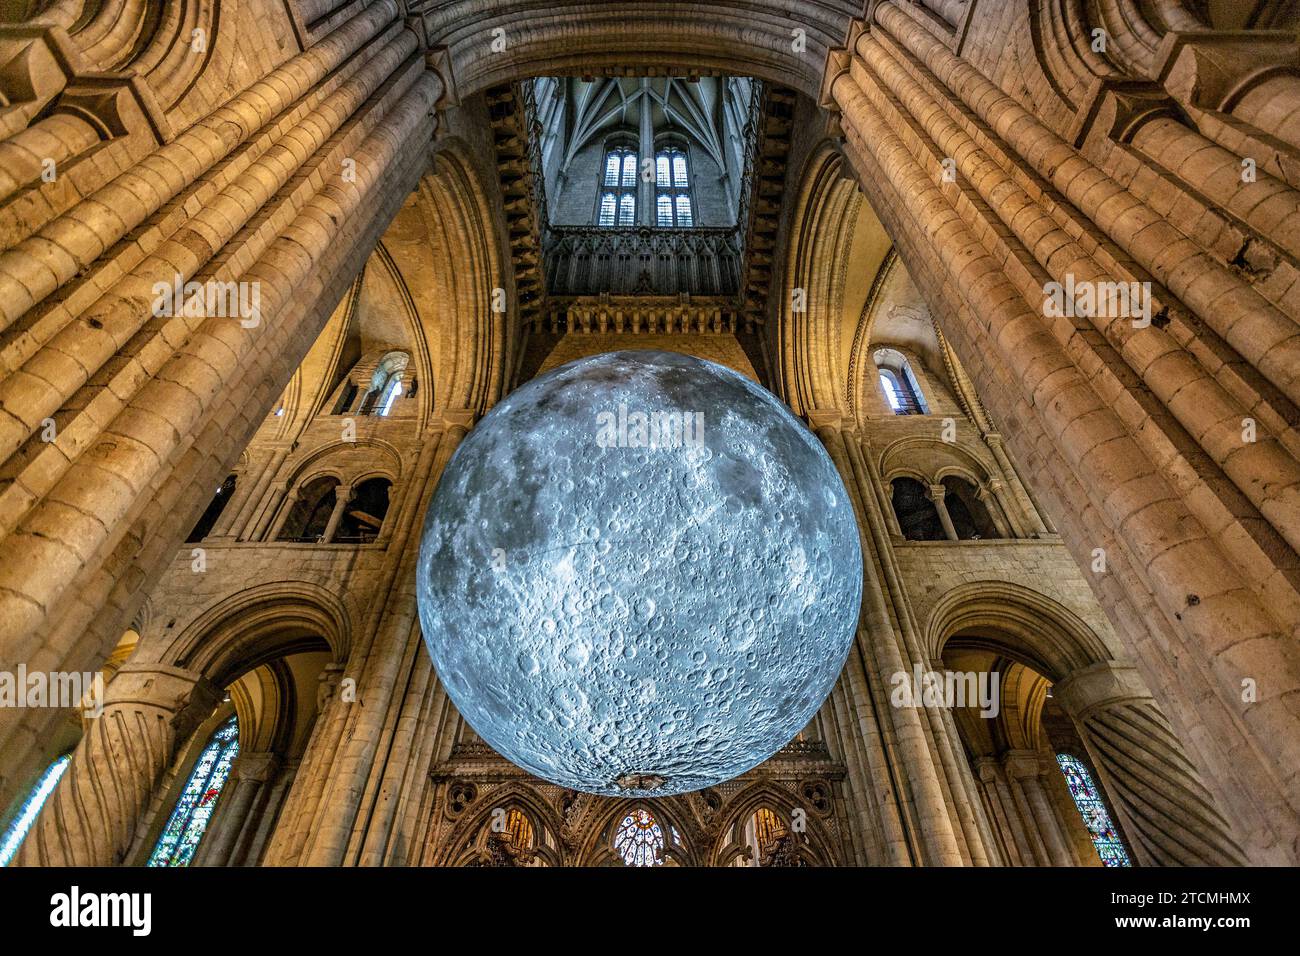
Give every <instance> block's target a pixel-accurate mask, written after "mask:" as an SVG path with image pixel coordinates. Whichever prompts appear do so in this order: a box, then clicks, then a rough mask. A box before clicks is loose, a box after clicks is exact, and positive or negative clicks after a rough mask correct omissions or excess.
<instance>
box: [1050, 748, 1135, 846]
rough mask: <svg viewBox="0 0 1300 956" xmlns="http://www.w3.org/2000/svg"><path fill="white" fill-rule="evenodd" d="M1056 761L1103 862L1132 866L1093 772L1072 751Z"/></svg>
mask: <svg viewBox="0 0 1300 956" xmlns="http://www.w3.org/2000/svg"><path fill="white" fill-rule="evenodd" d="M1056 762H1057V763H1059V764H1060V765H1061V772H1062V773H1063V774H1065V782H1066V784H1067V785H1068V786H1069V788H1070V796H1072V797H1074V805H1075V806H1076V807H1078V808H1079V815H1080V816H1082V817H1083V824H1084V826H1086V827H1087V828H1088V835H1089V836H1091V837H1092V845H1093V846H1095V847H1096V848H1097V855H1098V856H1099V857H1101V862H1102V863H1103V864H1105V865H1106V866H1132V865H1133V864H1132V862H1131V861H1130V860H1129V858H1128V851H1127V850H1125V849H1124V841H1123V840H1121V839H1120V837H1119V831H1118V830H1116V829H1115V824H1114V823H1112V822H1111V819H1110V814H1109V813H1107V812H1106V804H1105V803H1103V802H1102V799H1101V794H1100V793H1098V792H1097V787H1096V785H1095V784H1094V783H1093V782H1092V774H1090V773H1089V772H1088V768H1087V767H1086V766H1084V764H1083V761H1081V760H1079V758H1078V757H1072V756H1071V755H1070V754H1057V755H1056Z"/></svg>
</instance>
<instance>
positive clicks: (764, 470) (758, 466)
mask: <svg viewBox="0 0 1300 956" xmlns="http://www.w3.org/2000/svg"><path fill="white" fill-rule="evenodd" d="M417 573H418V586H419V608H420V623H421V625H422V627H423V630H424V637H425V642H426V644H427V646H428V649H429V653H430V655H431V656H432V658H433V663H434V666H435V667H436V669H437V672H438V676H439V678H440V679H441V680H442V683H443V686H444V687H445V688H446V690H447V693H448V694H449V695H450V696H451V699H452V701H453V702H454V703H455V704H456V706H457V708H459V710H460V712H461V714H463V715H464V717H465V719H466V720H468V721H469V723H470V725H471V726H472V727H473V728H474V729H475V730H476V731H477V732H478V734H479V735H480V736H481V737H482V738H483V739H484V740H485V741H487V743H488V744H490V745H491V746H492V747H493V748H494V749H496V750H497V752H498V753H500V754H501V755H502V756H504V757H506V758H507V759H508V760H510V761H512V762H513V763H515V764H517V765H518V766H520V767H522V768H523V769H525V770H527V771H529V772H530V773H532V774H535V775H537V776H539V777H542V778H544V779H546V780H549V781H551V782H553V783H557V784H560V785H562V786H565V787H572V788H574V789H577V790H584V791H587V792H589V793H600V794H622V795H628V794H654V795H665V794H674V793H684V792H687V791H690V790H697V789H700V788H701V787H706V786H710V785H713V784H717V783H720V782H722V781H725V780H729V779H731V778H732V777H735V776H737V775H739V774H741V773H744V772H745V771H746V770H748V769H750V768H751V767H753V766H755V765H756V764H758V763H760V762H762V761H763V760H765V759H767V758H768V757H770V756H771V755H772V754H774V753H775V752H776V751H777V750H779V749H780V748H781V747H782V746H784V745H785V744H786V743H788V742H789V741H790V740H791V739H792V738H793V737H794V735H795V734H796V733H798V732H799V730H801V729H802V728H803V727H804V726H805V725H806V724H807V723H808V721H809V720H810V719H811V718H812V716H813V714H814V713H815V712H816V711H817V708H818V707H819V706H820V705H821V703H822V701H824V700H825V699H826V696H827V695H828V694H829V693H830V690H831V687H832V686H833V684H834V683H835V680H836V678H837V677H838V675H839V673H840V670H841V668H842V667H843V665H844V660H845V658H846V656H847V655H848V650H849V644H850V642H851V640H852V637H853V632H854V628H855V626H856V622H857V617H858V606H859V602H860V600H861V592H862V553H861V550H860V547H859V543H858V530H857V525H856V523H855V520H854V515H853V510H852V506H851V505H850V503H849V498H848V494H847V493H846V492H845V490H844V485H843V483H842V482H841V481H840V478H839V475H838V473H837V472H836V470H835V467H834V465H833V464H832V463H831V460H830V458H829V456H828V455H827V454H826V451H825V450H824V449H823V448H822V446H821V444H820V443H819V442H818V441H817V439H816V438H815V437H814V436H813V435H812V434H811V433H810V432H809V431H808V429H807V428H806V427H804V425H803V424H802V423H801V422H799V420H798V419H796V418H795V417H794V416H793V415H792V414H791V413H790V412H789V410H788V409H786V408H785V407H784V406H783V405H782V404H781V403H780V402H779V401H777V400H776V398H775V397H774V396H772V395H771V393H769V392H768V391H766V390H765V389H763V388H761V387H759V386H758V385H756V384H755V383H753V382H751V381H750V380H748V379H746V378H744V377H743V376H741V375H739V374H737V373H736V372H733V371H731V370H730V369H727V368H724V367H722V366H720V365H716V364H714V363H712V362H707V361H704V360H702V359H698V358H694V357H691V356H687V355H681V354H678V353H675V352H656V351H625V352H613V353H607V354H604V355H598V356H594V357H592V358H586V359H581V360H579V361H577V362H573V363H571V364H569V365H565V366H563V367H562V368H559V369H556V370H555V371H553V372H550V373H548V374H546V375H543V376H541V377H539V378H537V379H534V380H533V381H531V382H529V383H528V384H526V385H524V386H523V387H522V388H520V389H518V390H517V391H515V392H513V393H512V394H511V395H509V396H508V397H506V398H505V399H504V400H503V401H502V402H501V403H500V404H498V405H497V406H496V407H495V408H494V409H493V410H492V411H491V412H490V413H489V414H488V415H486V416H485V417H484V418H483V420H482V421H481V422H479V423H478V425H477V426H476V427H475V428H474V429H473V430H472V431H471V432H470V433H469V435H468V436H466V438H465V440H464V441H463V442H462V443H461V445H460V447H459V448H458V449H457V451H456V453H455V455H453V456H452V459H451V461H450V462H449V463H448V465H447V468H446V470H445V472H444V473H443V475H442V478H441V480H440V482H439V484H438V488H437V491H436V492H435V494H434V497H433V500H432V502H431V503H430V505H429V512H428V514H427V516H426V518H425V523H424V534H423V538H422V540H421V543H420V560H419V570H418V572H417Z"/></svg>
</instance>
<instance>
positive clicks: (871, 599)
mask: <svg viewBox="0 0 1300 956" xmlns="http://www.w3.org/2000/svg"><path fill="white" fill-rule="evenodd" d="M808 419H809V423H810V424H811V426H812V428H813V432H814V433H815V434H816V435H817V438H818V439H819V440H820V441H821V442H822V444H823V445H824V446H825V447H826V451H827V453H828V454H829V455H830V457H831V461H832V462H834V464H835V467H836V469H837V470H838V471H839V473H840V476H841V478H842V479H843V480H844V484H845V488H846V490H847V491H848V494H849V498H850V500H852V501H853V502H854V512H855V514H856V515H857V518H858V522H859V528H860V529H861V530H862V558H863V582H862V604H863V606H862V615H863V616H862V621H861V623H860V624H859V627H858V637H857V640H858V642H859V647H860V649H861V651H862V659H863V661H864V662H865V664H866V666H867V670H868V673H867V677H868V678H869V680H871V681H874V682H881V681H884V680H887V677H888V675H890V674H894V673H898V672H903V673H907V672H908V671H909V669H910V662H911V659H912V657H911V655H910V653H908V649H907V646H906V644H907V642H906V638H905V637H904V636H903V635H900V634H899V633H898V632H897V631H896V630H895V625H894V623H893V621H892V616H891V614H890V608H889V606H888V604H887V597H886V594H885V592H884V590H883V589H882V587H881V582H880V581H879V579H878V578H877V568H878V565H877V564H876V558H877V556H878V553H877V550H876V548H875V545H876V543H877V541H878V536H879V535H881V534H883V532H882V531H881V528H880V527H879V526H877V523H876V522H874V521H873V516H874V515H875V514H876V512H875V510H874V509H873V508H872V507H871V505H872V504H873V499H872V498H870V497H869V496H871V495H874V494H875V493H876V492H875V491H874V490H873V489H872V488H870V487H864V486H863V485H862V484H860V483H859V481H858V475H857V473H856V472H855V470H854V467H853V463H852V461H851V455H850V451H849V446H848V442H847V441H846V438H845V435H844V433H843V431H842V430H841V428H840V416H839V413H838V412H836V411H834V410H817V411H814V412H811V413H809V415H808ZM879 523H880V524H883V520H882V521H880V522H879ZM880 573H884V572H883V570H882V571H881V572H880ZM891 596H892V595H891ZM905 655H906V656H905ZM884 712H885V713H887V714H888V716H887V717H882V724H884V725H885V726H884V727H883V728H882V729H883V730H884V732H885V733H886V735H887V737H888V738H889V739H890V747H891V756H892V757H893V759H894V760H896V761H897V765H896V766H895V767H893V769H894V770H895V771H896V772H897V773H898V775H899V779H900V790H901V791H902V794H903V798H904V799H906V800H908V801H910V804H911V806H910V809H911V811H912V812H913V813H914V814H915V817H914V820H912V821H910V822H912V824H913V826H914V827H915V830H914V831H913V832H914V835H915V837H916V840H917V844H918V849H919V854H918V855H919V857H920V859H919V860H918V862H920V863H921V864H923V865H937V866H960V865H962V864H963V863H965V862H967V860H966V859H964V858H963V855H962V851H963V844H964V845H965V849H966V850H967V852H969V853H971V854H972V856H973V857H974V856H978V858H979V859H980V860H981V861H983V848H982V847H979V846H976V847H974V850H973V851H972V849H971V846H970V843H969V842H967V840H966V836H967V834H966V833H965V832H964V830H963V832H962V833H961V834H960V835H959V833H958V829H957V828H958V827H959V826H962V827H964V823H965V821H964V819H963V817H962V814H961V812H960V811H961V809H962V808H961V807H959V806H957V805H956V802H955V801H956V800H957V799H958V797H956V796H954V797H952V798H950V797H949V796H948V794H949V793H950V792H959V791H957V786H958V785H957V782H953V783H952V784H951V786H952V790H951V791H949V790H946V789H945V787H944V781H943V780H941V779H940V774H941V773H944V772H945V771H946V767H945V766H944V763H943V759H942V756H941V754H940V753H936V745H935V744H933V743H932V741H933V740H934V736H932V735H937V734H941V733H944V732H945V731H944V728H943V727H942V725H940V726H939V727H938V728H937V729H936V728H934V727H931V726H929V716H928V715H925V714H923V713H922V712H921V711H920V710H918V709H917V708H913V707H896V708H887V709H886V710H885V711H884ZM927 730H928V731H929V733H927ZM903 809H904V812H905V815H906V810H907V809H909V808H907V807H904V808H903ZM965 809H967V810H972V809H973V808H970V807H968V806H967V807H965Z"/></svg>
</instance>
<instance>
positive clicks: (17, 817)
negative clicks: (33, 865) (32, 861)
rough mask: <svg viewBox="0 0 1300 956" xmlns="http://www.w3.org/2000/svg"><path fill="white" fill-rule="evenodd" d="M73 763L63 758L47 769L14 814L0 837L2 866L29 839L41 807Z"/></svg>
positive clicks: (0, 864)
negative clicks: (29, 833)
mask: <svg viewBox="0 0 1300 956" xmlns="http://www.w3.org/2000/svg"><path fill="white" fill-rule="evenodd" d="M71 762H72V758H71V757H67V756H63V757H60V758H59V759H58V760H56V761H54V763H52V764H50V765H49V766H48V767H46V768H45V772H44V773H42V774H41V776H40V778H39V779H38V780H37V781H36V785H35V786H34V787H32V789H31V792H30V793H29V794H27V799H26V800H24V801H23V803H22V806H20V807H19V808H18V812H17V813H15V814H14V816H13V819H12V820H10V821H9V825H8V826H6V827H5V829H4V835H3V836H0V866H8V865H9V861H10V860H12V859H13V858H14V856H15V855H17V853H18V848H19V847H20V846H22V845H23V840H25V839H26V838H27V833H28V831H30V830H31V828H32V824H33V823H35V822H36V817H37V816H38V815H39V814H40V812H41V807H43V806H45V801H46V800H48V799H49V798H50V794H52V793H53V792H54V788H55V786H57V785H58V782H59V778H60V777H62V776H63V772H64V771H65V770H67V769H68V764H70V763H71Z"/></svg>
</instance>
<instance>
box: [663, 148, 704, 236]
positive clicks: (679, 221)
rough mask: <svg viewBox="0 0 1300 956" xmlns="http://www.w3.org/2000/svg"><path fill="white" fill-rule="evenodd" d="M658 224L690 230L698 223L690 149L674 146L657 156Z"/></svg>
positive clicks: (664, 226) (664, 149)
mask: <svg viewBox="0 0 1300 956" xmlns="http://www.w3.org/2000/svg"><path fill="white" fill-rule="evenodd" d="M655 224H656V225H657V226H660V227H661V228H672V227H676V228H678V229H689V228H690V227H691V226H693V225H694V224H695V213H694V207H693V205H692V196H691V171H690V159H689V153H688V148H687V147H685V146H680V145H677V144H675V143H670V144H667V145H664V146H661V147H660V148H659V151H658V152H657V153H656V154H655Z"/></svg>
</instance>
